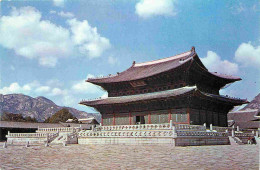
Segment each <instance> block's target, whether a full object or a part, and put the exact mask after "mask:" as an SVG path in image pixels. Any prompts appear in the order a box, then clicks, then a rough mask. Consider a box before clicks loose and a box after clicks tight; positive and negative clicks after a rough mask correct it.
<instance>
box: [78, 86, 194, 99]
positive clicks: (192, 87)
mask: <svg viewBox="0 0 260 170" xmlns="http://www.w3.org/2000/svg"><path fill="white" fill-rule="evenodd" d="M187 88H190V89H191V90H197V89H198V88H197V86H196V85H194V86H184V87H180V88H176V89H169V90H163V91H157V92H150V93H142V94H133V95H127V96H113V97H107V98H119V97H120V98H122V97H131V96H138V95H149V94H157V93H162V92H168V91H174V90H180V89H187ZM107 98H103V99H102V98H94V99H89V100H82V101H81V102H85V101H98V100H104V99H107ZM81 102H80V103H81Z"/></svg>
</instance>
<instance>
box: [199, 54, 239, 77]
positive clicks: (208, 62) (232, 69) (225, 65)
mask: <svg viewBox="0 0 260 170" xmlns="http://www.w3.org/2000/svg"><path fill="white" fill-rule="evenodd" d="M201 61H202V62H203V64H205V66H206V67H207V68H208V69H209V70H210V71H214V72H218V73H222V74H228V75H233V74H236V73H237V72H238V65H237V64H236V63H232V62H230V61H228V60H221V58H220V57H219V56H218V55H217V54H216V53H215V52H213V51H208V53H207V56H206V57H205V58H201Z"/></svg>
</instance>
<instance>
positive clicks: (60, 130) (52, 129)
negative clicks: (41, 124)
mask: <svg viewBox="0 0 260 170" xmlns="http://www.w3.org/2000/svg"><path fill="white" fill-rule="evenodd" d="M75 131H76V128H73V127H57V128H38V130H37V133H44V132H46V133H48V132H75Z"/></svg>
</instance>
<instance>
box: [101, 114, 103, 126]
mask: <svg viewBox="0 0 260 170" xmlns="http://www.w3.org/2000/svg"><path fill="white" fill-rule="evenodd" d="M101 125H102V126H103V115H101Z"/></svg>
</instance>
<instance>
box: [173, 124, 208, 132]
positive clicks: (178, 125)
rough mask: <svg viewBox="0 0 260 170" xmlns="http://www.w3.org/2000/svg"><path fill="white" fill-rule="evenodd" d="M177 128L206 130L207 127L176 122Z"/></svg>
mask: <svg viewBox="0 0 260 170" xmlns="http://www.w3.org/2000/svg"><path fill="white" fill-rule="evenodd" d="M175 128H176V130H193V131H206V127H205V126H203V125H187V124H176V125H175Z"/></svg>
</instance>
